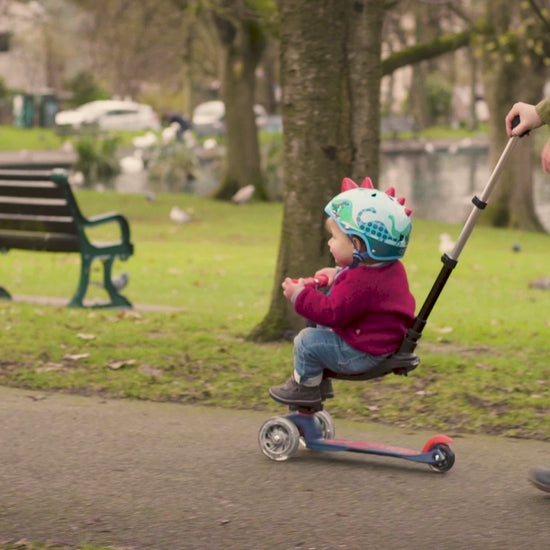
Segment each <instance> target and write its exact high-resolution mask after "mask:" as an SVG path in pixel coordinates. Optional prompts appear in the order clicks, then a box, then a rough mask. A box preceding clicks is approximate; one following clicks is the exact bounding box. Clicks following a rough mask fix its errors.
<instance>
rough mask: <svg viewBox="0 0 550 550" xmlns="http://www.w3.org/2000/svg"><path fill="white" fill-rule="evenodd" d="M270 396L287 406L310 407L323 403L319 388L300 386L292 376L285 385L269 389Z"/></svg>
mask: <svg viewBox="0 0 550 550" xmlns="http://www.w3.org/2000/svg"><path fill="white" fill-rule="evenodd" d="M269 395H270V396H271V397H272V398H273V399H275V401H278V402H279V403H284V404H285V405H301V406H304V407H310V406H314V405H319V404H320V403H321V392H320V391H319V386H304V385H303V384H298V382H296V380H294V377H293V376H291V377H290V378H289V379H288V380H287V381H286V382H285V383H284V384H282V385H280V386H273V387H271V388H269Z"/></svg>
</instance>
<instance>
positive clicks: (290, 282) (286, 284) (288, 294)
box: [281, 277, 304, 300]
mask: <svg viewBox="0 0 550 550" xmlns="http://www.w3.org/2000/svg"><path fill="white" fill-rule="evenodd" d="M281 286H282V287H283V294H284V295H285V298H286V299H287V300H290V299H291V298H292V296H293V294H294V293H295V292H296V291H297V290H300V289H302V288H304V283H303V279H301V278H300V279H298V280H296V279H291V278H290V277H287V278H286V279H285V280H284V281H283V282H282V284H281Z"/></svg>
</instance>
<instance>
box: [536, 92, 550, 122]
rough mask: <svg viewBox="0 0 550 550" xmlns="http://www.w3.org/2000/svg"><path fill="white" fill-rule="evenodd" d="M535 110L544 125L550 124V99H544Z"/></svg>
mask: <svg viewBox="0 0 550 550" xmlns="http://www.w3.org/2000/svg"><path fill="white" fill-rule="evenodd" d="M535 110H536V111H537V114H538V115H539V116H540V118H541V120H542V122H544V124H550V98H546V99H543V100H542V101H541V102H539V103H537V105H536V106H535Z"/></svg>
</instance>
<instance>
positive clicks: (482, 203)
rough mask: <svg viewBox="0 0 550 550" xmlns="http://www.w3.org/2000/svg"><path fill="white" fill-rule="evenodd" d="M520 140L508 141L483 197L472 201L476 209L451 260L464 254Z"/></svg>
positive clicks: (459, 238)
mask: <svg viewBox="0 0 550 550" xmlns="http://www.w3.org/2000/svg"><path fill="white" fill-rule="evenodd" d="M519 139H520V137H519V136H512V137H511V138H510V139H509V140H508V143H507V144H506V147H505V148H504V151H503V152H502V154H501V155H500V158H499V159H498V162H497V163H496V166H495V167H494V169H493V172H492V174H491V176H490V177H489V181H488V182H487V184H486V185H485V188H484V189H483V192H482V193H481V197H479V198H478V197H477V196H475V197H474V198H473V199H472V202H473V203H474V208H473V209H472V211H471V212H470V215H469V216H468V219H467V220H466V223H465V224H464V227H463V228H462V231H461V232H460V235H459V236H458V239H457V240H456V243H455V246H454V248H453V250H452V252H451V253H450V254H449V258H451V259H452V260H458V257H459V256H460V253H461V252H462V249H463V248H464V245H465V244H466V241H467V240H468V238H469V237H470V235H471V233H472V231H473V229H474V226H475V224H476V223H477V219H478V218H479V216H480V215H481V212H482V210H484V208H485V207H486V206H487V201H488V200H489V196H490V195H491V193H492V191H493V189H494V187H495V185H496V184H497V181H498V178H499V176H500V173H501V172H502V170H503V169H504V166H505V163H506V159H507V158H508V156H509V155H510V154H511V153H512V151H513V150H514V147H515V146H516V145H517V142H518V140H519Z"/></svg>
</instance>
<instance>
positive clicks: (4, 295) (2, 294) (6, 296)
mask: <svg viewBox="0 0 550 550" xmlns="http://www.w3.org/2000/svg"><path fill="white" fill-rule="evenodd" d="M0 299H2V300H11V294H10V293H9V292H8V291H7V290H6V289H5V288H4V287H3V286H0Z"/></svg>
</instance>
